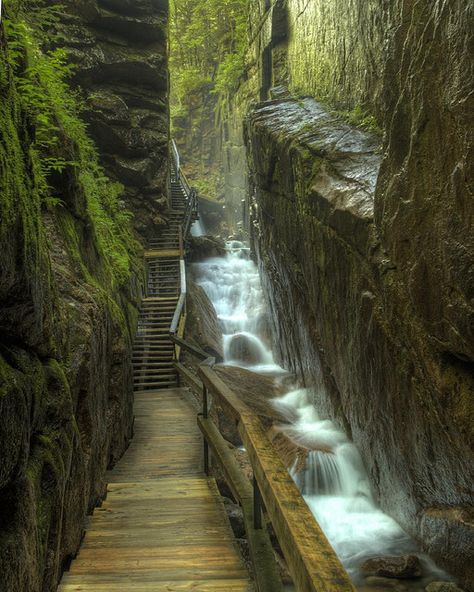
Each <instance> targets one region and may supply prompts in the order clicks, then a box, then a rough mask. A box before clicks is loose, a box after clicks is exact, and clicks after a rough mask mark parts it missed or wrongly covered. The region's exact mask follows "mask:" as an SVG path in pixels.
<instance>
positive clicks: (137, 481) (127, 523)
mask: <svg viewBox="0 0 474 592" xmlns="http://www.w3.org/2000/svg"><path fill="white" fill-rule="evenodd" d="M135 415H136V420H135V437H134V439H133V441H132V444H131V446H130V448H129V450H128V451H127V453H126V454H125V456H124V457H123V458H122V460H121V461H120V462H119V463H118V465H117V466H116V468H115V469H114V470H113V471H110V472H109V474H108V476H109V486H108V496H107V499H106V501H105V502H104V504H103V505H102V507H101V508H98V509H96V511H95V512H94V515H93V516H92V517H91V518H90V522H89V525H88V529H87V533H86V536H85V539H84V542H83V545H82V547H81V550H80V552H79V554H78V556H77V558H76V559H75V560H74V561H73V562H72V565H71V569H70V571H69V572H67V573H66V574H65V575H64V577H63V580H62V582H61V585H60V587H59V591H60V592H79V591H81V592H110V591H112V590H113V591H114V592H165V591H166V592H191V591H192V592H249V591H251V590H253V587H252V585H251V583H250V579H249V575H248V572H247V570H246V569H245V567H244V566H243V563H242V561H241V558H240V555H239V552H238V549H237V547H236V543H235V540H234V536H233V533H232V530H231V528H230V524H229V522H228V519H227V516H226V514H225V510H224V506H223V503H222V499H221V497H220V495H219V492H218V491H217V487H216V484H215V481H214V480H213V479H211V478H207V477H206V476H205V475H204V474H203V472H202V468H201V453H202V440H201V437H200V433H199V430H198V428H197V424H196V414H195V411H194V409H193V408H192V407H191V405H190V404H189V403H188V401H187V400H186V396H185V391H184V390H183V389H173V390H162V391H146V392H140V393H136V395H135Z"/></svg>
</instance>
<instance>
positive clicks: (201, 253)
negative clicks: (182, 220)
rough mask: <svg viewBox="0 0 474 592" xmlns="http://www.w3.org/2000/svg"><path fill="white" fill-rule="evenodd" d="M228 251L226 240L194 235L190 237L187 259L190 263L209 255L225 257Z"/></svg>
mask: <svg viewBox="0 0 474 592" xmlns="http://www.w3.org/2000/svg"><path fill="white" fill-rule="evenodd" d="M225 253H226V250H225V244H224V241H222V240H219V239H217V238H214V237H212V236H192V237H190V239H189V246H188V249H187V254H186V259H187V261H188V262H190V263H195V262H197V261H202V260H204V259H207V258H209V257H223V256H224V255H225Z"/></svg>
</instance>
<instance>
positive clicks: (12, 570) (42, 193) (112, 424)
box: [0, 1, 167, 592]
mask: <svg viewBox="0 0 474 592" xmlns="http://www.w3.org/2000/svg"><path fill="white" fill-rule="evenodd" d="M71 4H72V3H71ZM160 7H161V8H163V11H164V4H163V3H160V4H159V6H158V5H157V4H156V3H152V2H126V1H123V2H110V3H109V2H105V1H104V2H100V8H99V6H98V4H97V3H94V2H78V3H74V9H75V11H77V12H76V16H74V19H73V20H70V18H71V17H69V16H68V17H64V18H65V19H66V21H65V22H66V23H67V32H68V42H69V43H70V45H71V46H74V45H75V44H76V46H77V47H76V51H75V52H74V56H75V58H76V59H77V60H78V61H80V59H82V60H83V62H82V63H81V66H80V68H79V69H78V70H77V72H76V78H75V82H76V83H79V82H80V83H81V89H82V92H83V93H84V94H86V95H87V101H88V103H87V104H88V107H87V111H86V116H87V119H88V121H89V122H90V130H91V131H93V132H94V136H95V137H96V139H97V141H98V145H99V152H100V156H101V157H102V162H103V164H104V165H105V166H106V169H107V171H108V172H109V174H110V175H111V176H112V178H113V179H120V180H121V181H122V182H123V183H124V185H125V186H126V195H125V199H124V200H122V201H121V200H120V199H118V200H117V196H119V197H120V189H119V188H118V187H117V186H116V184H114V183H111V182H109V181H108V180H107V178H106V177H105V175H104V172H103V170H102V169H101V168H100V167H99V163H98V161H97V156H96V151H95V148H94V147H93V144H92V143H91V142H90V140H89V139H88V136H87V134H86V132H85V131H84V129H83V126H82V124H81V123H80V121H79V119H77V118H76V114H75V107H74V106H72V105H73V104H72V103H71V102H70V101H69V99H67V98H66V96H65V95H64V94H63V95H62V96H61V94H60V93H66V94H69V93H70V91H68V90H67V89H66V90H63V88H62V80H61V78H60V76H61V74H58V72H60V71H61V68H62V65H61V64H58V63H57V62H54V58H51V59H52V61H48V59H49V58H47V57H45V56H46V53H43V52H38V51H35V52H32V53H31V54H29V53H28V50H31V49H32V48H35V49H36V47H37V45H36V44H37V42H38V39H39V38H40V34H39V32H38V31H37V30H36V29H35V28H34V23H33V21H34V19H30V20H31V22H30V20H27V21H25V19H26V18H27V17H25V16H24V13H22V12H21V10H20V9H19V8H18V9H17V4H16V3H13V2H12V3H10V4H9V6H8V7H7V11H6V12H4V14H3V19H4V20H3V22H2V25H1V26H0V459H1V460H0V588H1V589H2V590H8V591H9V592H25V591H28V592H50V591H52V590H55V589H56V584H57V582H58V578H59V577H60V575H61V572H62V570H63V569H64V568H65V567H66V566H67V564H68V561H69V560H70V559H71V558H72V557H73V556H74V555H75V553H76V552H77V550H78V547H79V544H80V542H81V538H82V536H83V530H84V526H85V520H86V516H87V514H88V513H90V512H91V511H92V510H93V508H94V507H95V506H96V505H97V504H98V503H100V502H101V500H102V499H103V498H104V495H105V491H106V483H105V473H106V470H107V469H108V468H110V467H111V466H113V464H114V463H115V462H116V460H118V458H120V456H121V455H122V454H123V452H124V451H125V449H126V447H127V446H128V442H129V440H130V438H131V436H132V430H133V395H132V387H133V384H132V370H131V353H130V352H131V342H132V339H133V335H134V333H135V328H136V322H137V312H136V310H137V308H136V307H137V304H138V300H139V297H140V277H141V273H142V270H141V263H140V260H141V257H140V249H139V245H138V243H137V241H136V240H135V239H134V237H133V235H132V232H131V230H130V229H129V227H128V221H127V214H126V213H125V206H127V207H128V208H129V209H133V210H135V211H136V226H137V228H138V229H139V230H141V231H142V232H143V233H146V231H147V229H149V228H150V227H151V226H152V224H150V223H149V221H148V216H150V215H154V214H155V213H156V212H158V211H160V210H159V208H160V207H161V205H160V201H159V199H161V196H163V195H165V190H166V188H165V173H164V171H165V169H166V162H165V153H164V150H165V146H166V139H167V109H166V107H164V93H165V90H164V89H165V87H166V80H167V72H166V60H165V58H164V54H163V52H164V51H165V50H164V49H162V53H161V54H160V52H159V51H157V52H155V48H156V47H159V48H163V47H164V45H163V44H164V43H165V41H164V40H165V34H164V23H165V20H164V19H165V12H159V11H158V12H157V11H155V10H154V9H158V8H160ZM36 8H37V6H36V5H35V9H36ZM108 8H113V10H115V11H116V12H111V11H109V10H108ZM152 10H154V12H153V14H154V15H155V16H152ZM35 14H36V13H35ZM40 14H41V13H40ZM48 14H49V13H46V16H48ZM156 14H158V16H156ZM35 18H36V17H35ZM38 18H39V17H38ZM25 22H27V26H25ZM73 22H74V23H75V24H73ZM86 22H87V27H89V26H90V27H91V30H90V31H92V28H93V25H92V23H94V26H95V27H97V31H99V30H100V31H101V33H100V35H99V33H97V37H93V36H92V32H89V33H87V37H86V38H87V47H84V45H83V41H82V42H81V41H80V40H81V36H82V35H83V34H84V35H86V25H85V24H84V23H86ZM4 23H5V24H4ZM125 25H126V28H127V34H128V33H130V35H131V37H132V38H135V39H136V46H134V47H133V50H132V49H130V46H127V42H126V40H125V39H124V38H123V37H121V34H122V33H123V34H124V33H125V31H124V26H125ZM81 27H83V28H81ZM138 29H139V30H140V35H138V32H137V31H138ZM99 36H100V39H99ZM105 38H107V40H108V41H105ZM76 42H77V43H76ZM155 42H156V45H153V44H154V43H155ZM112 43H113V44H115V46H114V48H112V47H111V45H110V44H112ZM108 44H109V45H108ZM120 47H122V48H123V49H122V52H121V51H120ZM26 65H28V66H29V70H28V69H26ZM45 81H49V82H50V84H49V85H48V84H45ZM88 84H90V87H88V86H87V85H88ZM25 85H26V86H25ZM25 88H26V91H25ZM58 89H59V90H58ZM114 89H115V90H114ZM58 93H59V95H58ZM160 93H161V94H160ZM31 97H33V98H34V102H33V103H32V102H31ZM99 97H102V98H101V99H100V100H99ZM125 97H126V99H125ZM43 100H44V109H45V111H44V112H42V111H41V110H39V108H38V105H43V103H41V101H43ZM119 107H120V108H119ZM95 108H97V110H95ZM66 123H68V124H69V127H68V126H67V125H66ZM44 137H46V139H47V140H48V141H49V139H50V138H53V141H51V142H49V143H48V142H47V141H45V140H44V139H43V138H44ZM106 146H107V149H106V148H105V147H106ZM46 159H50V160H51V162H52V163H53V165H54V166H52V167H49V168H48V167H47V165H45V162H49V161H47V160H46ZM132 173H133V174H132ZM135 173H136V176H134V174H135ZM142 196H144V197H143V198H142ZM124 202H125V203H124Z"/></svg>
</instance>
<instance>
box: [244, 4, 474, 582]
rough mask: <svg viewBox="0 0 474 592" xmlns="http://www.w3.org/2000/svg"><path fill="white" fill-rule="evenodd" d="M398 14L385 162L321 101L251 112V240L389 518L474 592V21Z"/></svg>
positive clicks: (286, 335)
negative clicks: (473, 188)
mask: <svg viewBox="0 0 474 592" xmlns="http://www.w3.org/2000/svg"><path fill="white" fill-rule="evenodd" d="M311 4H313V8H314V9H316V6H317V5H318V4H319V3H308V8H309V6H310V5H311ZM356 4H358V3H348V6H347V7H346V8H347V11H346V12H345V15H346V17H347V18H349V15H350V13H351V11H352V8H353V7H354V6H355V5H356ZM367 5H368V6H371V7H373V10H374V11H375V15H374V18H375V20H377V19H381V18H382V17H383V18H385V16H384V15H385V14H386V11H385V10H384V7H385V6H386V3H384V2H381V1H380V2H376V3H367ZM288 6H291V2H289V3H288ZM336 14H337V13H336ZM363 15H364V10H362V11H361V26H362V25H363V23H364V22H367V20H366V18H365V17H364V16H363ZM392 15H393V19H394V20H393V21H392V24H393V26H392V28H391V29H390V35H389V37H388V40H387V42H386V45H384V46H383V47H380V46H379V47H378V51H379V55H381V56H383V60H382V71H381V73H382V77H381V79H379V80H378V81H377V84H375V85H370V84H369V87H371V88H372V90H371V92H370V93H369V95H371V96H372V97H376V99H375V98H374V99H373V100H374V112H375V113H377V114H378V117H380V118H381V122H382V124H383V127H384V129H385V130H386V135H385V139H384V142H383V149H382V151H380V156H377V149H376V143H375V144H374V141H375V140H376V138H370V137H367V136H366V135H364V134H363V135H362V136H361V132H360V130H359V131H357V130H355V129H351V128H350V127H348V126H347V125H346V124H344V123H342V122H341V120H340V119H337V118H334V117H333V116H330V115H328V113H327V112H324V110H323V109H321V107H320V106H318V105H317V104H315V103H313V102H312V101H310V100H306V99H305V100H301V99H299V100H288V99H286V100H285V99H281V100H276V101H270V102H267V103H262V104H261V105H260V106H258V107H257V108H256V109H255V110H254V111H253V112H252V113H251V114H250V116H249V120H248V123H247V141H248V149H249V156H250V170H251V171H252V187H251V195H253V196H254V207H253V222H254V238H255V243H256V247H257V252H258V256H259V262H260V266H261V269H262V274H263V277H264V279H265V288H266V294H267V297H268V299H269V301H270V304H271V307H272V309H273V312H274V315H275V319H276V325H275V335H276V340H275V341H276V343H280V344H282V347H281V357H282V359H283V360H284V361H285V363H286V364H288V365H289V366H290V367H291V368H292V369H294V370H296V371H299V372H300V374H302V375H303V376H304V377H305V379H306V381H307V383H308V384H316V385H317V387H318V388H317V392H318V401H317V403H318V406H319V407H321V408H323V409H324V410H325V411H326V412H327V413H328V414H329V415H331V416H333V417H336V418H337V419H338V420H339V422H340V423H341V425H343V426H344V427H345V429H346V430H347V431H348V433H349V434H350V435H351V436H352V438H353V439H354V441H355V443H356V444H357V445H358V447H359V449H360V450H361V452H362V455H363V458H364V461H365V464H366V466H367V469H368V471H369V475H370V477H371V481H372V484H373V487H374V489H375V491H376V493H377V495H378V497H379V499H380V502H381V504H382V506H383V508H384V509H385V510H386V511H387V512H388V513H390V514H391V515H392V516H394V517H395V518H396V519H397V520H398V521H399V522H400V523H401V524H402V526H403V527H404V528H405V529H406V530H407V531H408V532H410V533H411V534H412V535H413V536H415V537H416V538H417V539H418V540H420V541H421V543H422V545H423V547H424V548H425V549H426V550H427V551H428V552H429V553H430V554H432V556H433V557H434V558H436V559H437V560H438V561H439V562H440V563H441V564H442V565H444V566H445V567H447V568H448V569H449V570H451V571H452V572H453V573H454V574H456V575H457V576H459V577H460V578H461V580H462V581H463V583H464V585H465V586H466V588H467V589H469V590H472V589H473V588H472V582H473V581H474V574H473V572H472V565H473V564H474V561H473V556H472V549H473V548H474V544H473V541H474V529H473V514H472V507H473V490H472V483H473V472H472V467H473V466H474V465H473V460H474V459H473V452H472V451H473V435H474V434H473V430H472V426H473V425H474V423H473V412H474V411H473V405H472V397H473V393H474V371H473V369H474V351H473V347H474V338H473V332H472V330H473V326H474V325H473V322H472V321H473V313H474V310H473V305H472V302H473V300H472V299H473V295H474V286H473V283H472V279H473V275H472V271H473V269H474V240H473V237H474V232H473V230H474V225H473V213H474V208H473V201H472V134H471V133H470V131H471V129H472V127H471V126H472V115H473V103H472V81H473V76H472V71H473V59H472V55H473V52H472V47H473V38H472V27H470V25H469V23H472V17H473V7H472V6H466V4H465V3H463V2H453V3H449V6H448V5H447V4H446V3H443V2H428V1H422V2H417V3H411V2H400V3H395V6H393V7H392ZM315 18H316V17H315ZM317 18H318V19H322V20H321V21H320V22H319V23H318V25H317V27H318V28H319V30H323V29H324V28H325V26H326V24H327V25H328V28H329V30H332V29H331V25H330V23H331V22H333V15H326V16H324V14H323V13H322V12H320V13H319V16H318V17H317ZM328 19H329V20H328ZM374 22H375V21H374ZM357 27H358V25H357V24H355V25H354V29H357ZM362 30H363V29H362ZM303 31H304V28H302V32H303ZM360 33H361V31H359V30H354V31H353V35H354V36H355V37H356V38H358V39H361V35H360ZM325 47H326V48H329V47H331V45H330V44H329V45H328V44H325ZM360 55H362V54H360ZM364 59H366V58H364ZM336 63H337V59H336ZM336 69H337V68H336ZM305 71H306V72H307V76H308V79H309V78H310V75H309V72H310V70H305ZM357 71H358V69H357V68H355V69H353V70H352V74H351V77H352V79H353V85H352V86H351V88H360V89H362V88H365V82H364V84H362V82H361V80H360V76H359V75H358V74H357ZM369 71H370V69H369V70H367V72H369ZM367 80H369V79H367ZM346 82H348V81H346ZM344 89H345V86H344V85H342V86H340V87H339V91H340V92H341V93H342V94H343V95H344V96H346V92H347V91H346V90H344ZM367 96H368V95H367ZM378 106H379V107H378ZM374 148H375V152H374ZM382 155H383V156H382ZM379 162H380V170H379ZM289 311H291V314H289Z"/></svg>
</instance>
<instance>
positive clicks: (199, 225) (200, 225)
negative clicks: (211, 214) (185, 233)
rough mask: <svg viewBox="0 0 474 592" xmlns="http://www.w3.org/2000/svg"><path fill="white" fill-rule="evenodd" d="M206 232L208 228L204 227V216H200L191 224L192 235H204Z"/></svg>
mask: <svg viewBox="0 0 474 592" xmlns="http://www.w3.org/2000/svg"><path fill="white" fill-rule="evenodd" d="M205 234H206V229H205V228H204V222H203V221H202V218H199V219H198V220H196V222H194V224H193V225H192V226H191V235H192V236H204V235H205Z"/></svg>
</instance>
